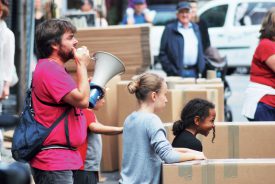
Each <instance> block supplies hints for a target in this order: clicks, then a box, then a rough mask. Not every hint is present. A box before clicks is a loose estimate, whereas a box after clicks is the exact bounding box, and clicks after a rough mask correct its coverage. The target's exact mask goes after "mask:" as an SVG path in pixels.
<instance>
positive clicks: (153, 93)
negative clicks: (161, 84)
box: [150, 91, 157, 102]
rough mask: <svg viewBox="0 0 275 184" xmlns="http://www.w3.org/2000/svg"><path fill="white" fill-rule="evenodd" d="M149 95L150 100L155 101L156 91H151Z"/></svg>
mask: <svg viewBox="0 0 275 184" xmlns="http://www.w3.org/2000/svg"><path fill="white" fill-rule="evenodd" d="M150 96H151V99H152V101H153V102H155V101H156V98H157V93H156V92H154V91H153V92H152V93H151V95H150Z"/></svg>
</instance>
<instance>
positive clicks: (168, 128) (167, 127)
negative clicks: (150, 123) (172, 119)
mask: <svg viewBox="0 0 275 184" xmlns="http://www.w3.org/2000/svg"><path fill="white" fill-rule="evenodd" d="M163 125H164V128H165V130H166V137H167V139H168V141H169V142H170V143H171V144H172V142H173V140H174V138H175V136H174V134H173V131H172V129H173V123H164V124H163Z"/></svg>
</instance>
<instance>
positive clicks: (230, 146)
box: [164, 122, 275, 159]
mask: <svg viewBox="0 0 275 184" xmlns="http://www.w3.org/2000/svg"><path fill="white" fill-rule="evenodd" d="M172 126H173V124H172V123H165V124H164V127H165V129H166V131H167V138H168V140H169V142H171V143H172V141H173V139H174V135H173V132H172ZM274 132H275V122H234V123H226V122H217V123H215V136H216V137H215V140H214V142H212V137H213V131H210V133H209V135H208V136H207V137H205V136H203V135H201V134H198V135H197V138H198V139H199V140H200V141H201V142H202V145H203V152H204V154H205V155H206V157H207V158H210V159H217V158H218V159H224V158H275V142H274V140H275V134H274Z"/></svg>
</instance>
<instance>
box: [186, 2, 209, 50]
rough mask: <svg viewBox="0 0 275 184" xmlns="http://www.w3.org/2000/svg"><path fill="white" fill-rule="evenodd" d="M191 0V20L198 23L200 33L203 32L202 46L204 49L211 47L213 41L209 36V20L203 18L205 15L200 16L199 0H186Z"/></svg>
mask: <svg viewBox="0 0 275 184" xmlns="http://www.w3.org/2000/svg"><path fill="white" fill-rule="evenodd" d="M184 1H187V2H189V4H190V6H191V14H192V16H191V21H192V22H194V23H196V24H198V26H199V29H200V33H201V41H202V47H203V51H204V52H205V50H206V49H207V48H208V47H210V45H211V42H210V38H209V33H208V25H207V22H206V21H205V20H204V19H203V17H199V16H198V1H197V0H184Z"/></svg>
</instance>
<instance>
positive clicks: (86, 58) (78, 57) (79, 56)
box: [73, 46, 91, 67]
mask: <svg viewBox="0 0 275 184" xmlns="http://www.w3.org/2000/svg"><path fill="white" fill-rule="evenodd" d="M73 53H74V59H75V64H76V65H81V64H84V65H85V66H86V67H87V66H88V64H89V63H90V62H91V57H90V52H89V50H88V49H87V47H86V46H82V47H80V48H78V49H75V48H73Z"/></svg>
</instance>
